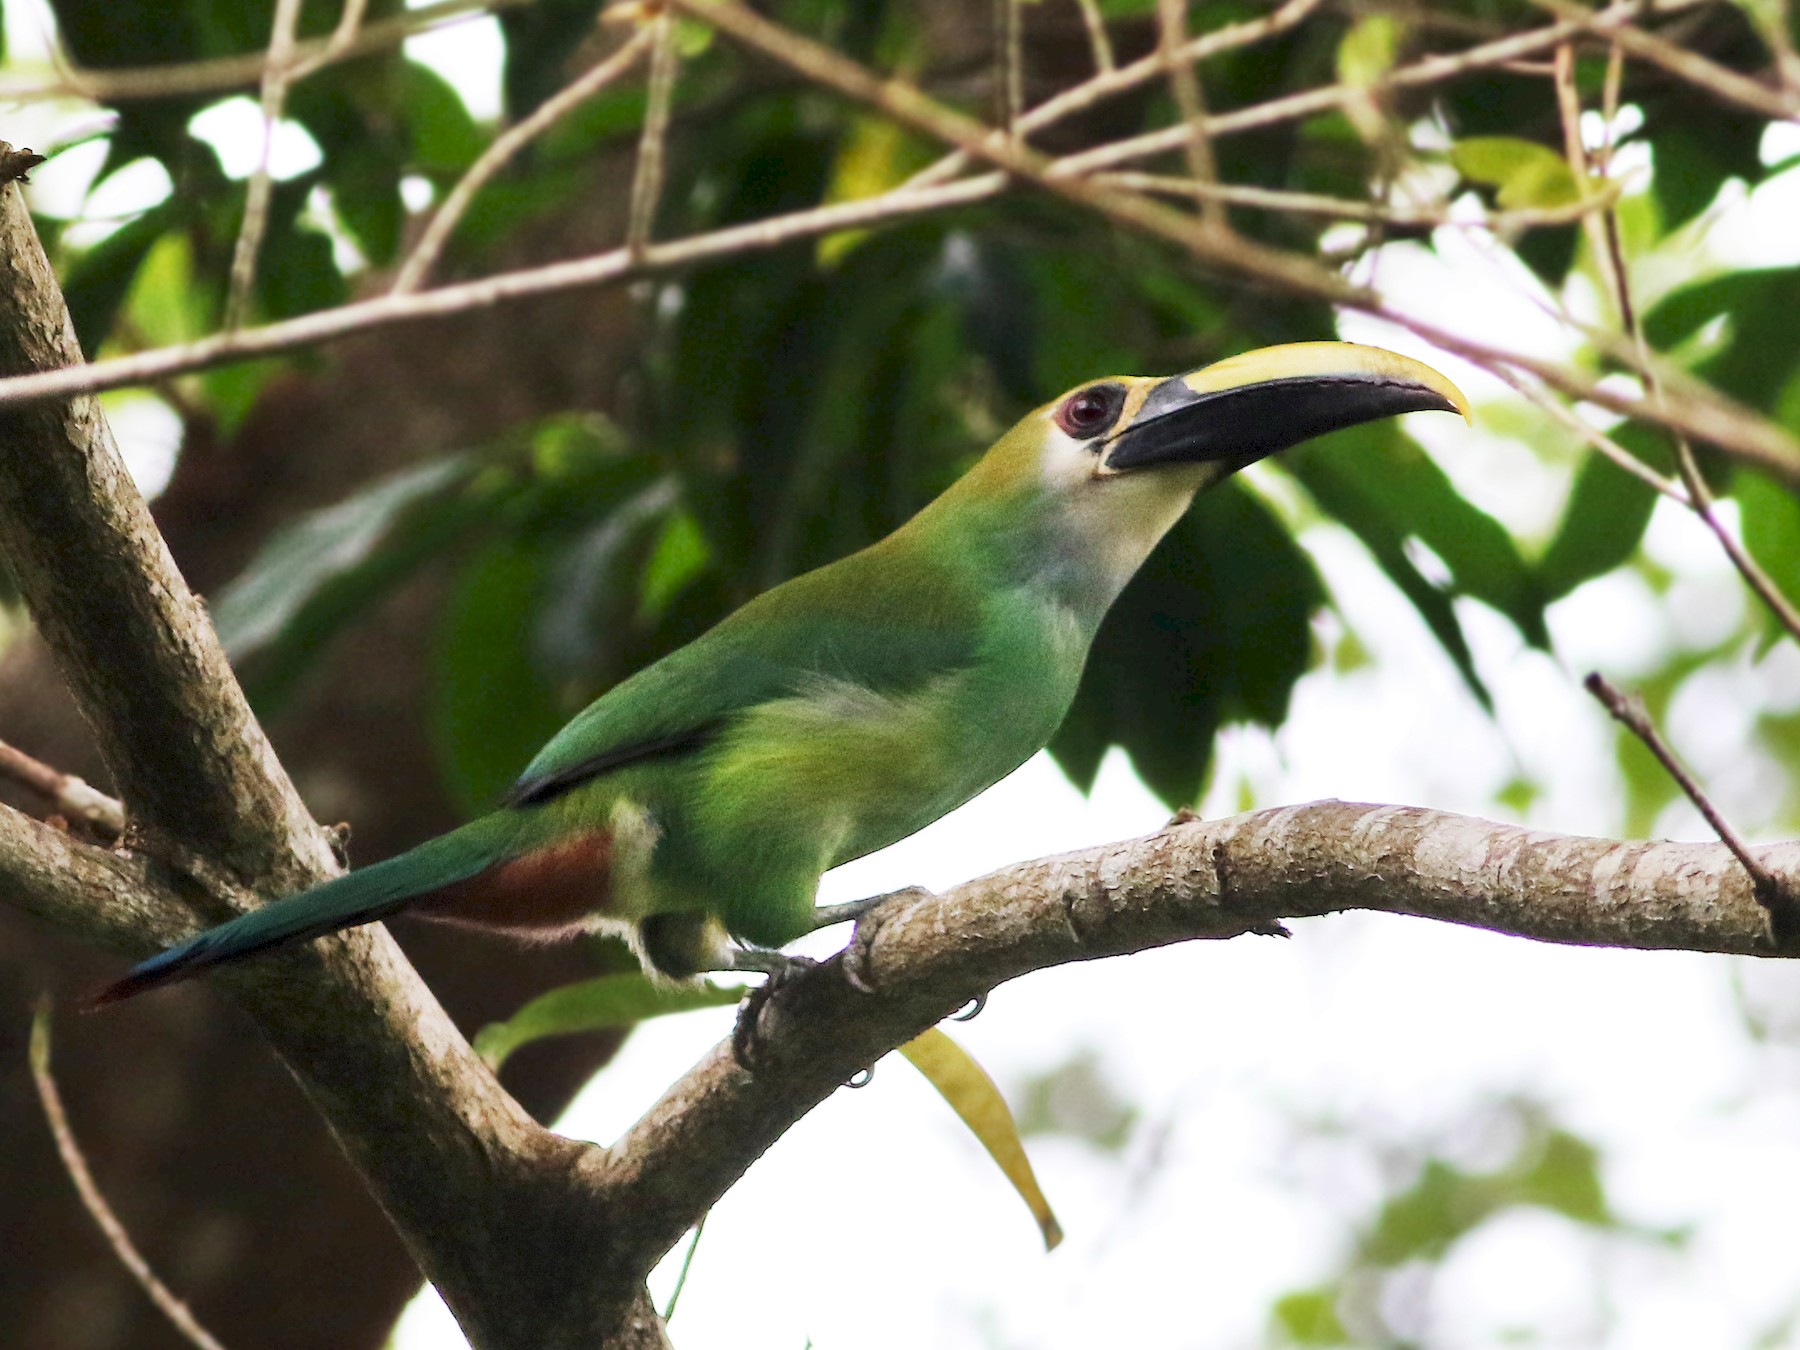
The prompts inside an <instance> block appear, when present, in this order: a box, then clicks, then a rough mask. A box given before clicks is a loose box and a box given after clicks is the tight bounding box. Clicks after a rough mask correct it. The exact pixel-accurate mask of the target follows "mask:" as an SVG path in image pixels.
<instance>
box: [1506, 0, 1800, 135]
mask: <svg viewBox="0 0 1800 1350" xmlns="http://www.w3.org/2000/svg"><path fill="white" fill-rule="evenodd" d="M1531 3H1532V4H1534V5H1536V6H1537V7H1538V8H1539V9H1541V10H1544V11H1546V12H1547V13H1550V14H1555V15H1559V16H1560V17H1562V18H1563V19H1565V20H1567V19H1573V18H1575V17H1576V16H1577V15H1579V14H1581V13H1582V12H1583V8H1582V6H1580V5H1578V4H1575V3H1573V0H1531ZM1607 31H1608V32H1609V34H1610V36H1611V37H1612V38H1613V40H1614V41H1616V42H1617V43H1618V44H1619V45H1620V46H1622V47H1624V49H1625V50H1626V51H1627V52H1628V53H1629V54H1630V55H1632V56H1635V57H1638V58H1639V59H1640V60H1643V61H1647V62H1649V63H1650V64H1651V65H1653V66H1658V67H1660V68H1661V69H1663V70H1665V71H1667V72H1668V73H1669V74H1671V75H1673V76H1675V77H1676V78H1677V79H1679V80H1684V81H1686V82H1687V83H1688V84H1691V85H1693V86H1694V87H1695V88H1697V89H1704V90H1705V91H1706V92H1707V93H1709V94H1711V95H1712V96H1713V97H1714V98H1716V99H1718V100H1719V101H1720V102H1721V103H1730V104H1734V105H1736V106H1737V107H1740V108H1745V109H1748V110H1749V111H1750V112H1753V113H1757V114H1759V115H1760V116H1763V117H1768V118H1772V119H1774V120H1775V121H1778V122H1785V121H1790V120H1792V119H1794V118H1800V90H1795V89H1787V88H1784V89H1771V88H1769V87H1768V86H1767V85H1765V84H1763V83H1761V82H1760V81H1757V80H1753V79H1751V78H1750V77H1749V76H1747V75H1740V74H1738V72H1737V71H1735V70H1732V69H1730V68H1729V67H1726V66H1722V65H1720V64H1719V63H1718V62H1716V61H1709V60H1708V59H1707V58H1706V57H1704V56H1701V55H1700V54H1699V53H1698V52H1694V51H1690V50H1689V49H1688V48H1686V47H1684V46H1682V45H1681V44H1680V43H1678V42H1671V41H1669V39H1668V38H1666V37H1663V36H1661V35H1660V34H1657V33H1652V32H1650V31H1649V30H1647V29H1644V28H1640V27H1637V26H1636V25H1635V24H1629V23H1621V24H1617V25H1613V26H1610V27H1609V28H1608V30H1607Z"/></svg>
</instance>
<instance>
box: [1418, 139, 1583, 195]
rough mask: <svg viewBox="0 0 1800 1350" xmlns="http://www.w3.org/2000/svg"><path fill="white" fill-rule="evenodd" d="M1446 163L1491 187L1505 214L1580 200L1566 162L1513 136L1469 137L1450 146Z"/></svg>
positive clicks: (1572, 174) (1552, 152)
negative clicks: (1448, 161)
mask: <svg viewBox="0 0 1800 1350" xmlns="http://www.w3.org/2000/svg"><path fill="white" fill-rule="evenodd" d="M1450 162H1451V164H1453V165H1454V166H1455V167H1456V171H1457V172H1458V173H1460V174H1461V175H1462V176H1463V177H1464V178H1467V179H1469V180H1470V181H1471V182H1475V183H1480V184H1482V185H1484V186H1486V187H1491V188H1494V189H1495V190H1496V191H1495V200H1496V201H1497V202H1499V204H1500V205H1501V207H1503V208H1504V209H1506V210H1508V211H1517V210H1522V209H1525V208H1529V207H1549V206H1568V205H1571V204H1572V203H1574V202H1577V201H1579V200H1580V199H1581V185H1580V184H1579V183H1577V182H1576V181H1575V174H1574V172H1573V170H1571V169H1570V168H1569V162H1568V161H1567V160H1566V159H1564V158H1563V157H1562V156H1561V155H1560V154H1558V153H1557V152H1556V151H1554V150H1552V149H1550V148H1549V147H1548V146H1544V145H1539V144H1538V143H1537V142H1536V141H1527V140H1521V139H1519V138H1518V137H1517V136H1469V137H1465V138H1464V139H1462V140H1459V141H1457V142H1456V143H1455V144H1454V145H1452V146H1451V147H1450Z"/></svg>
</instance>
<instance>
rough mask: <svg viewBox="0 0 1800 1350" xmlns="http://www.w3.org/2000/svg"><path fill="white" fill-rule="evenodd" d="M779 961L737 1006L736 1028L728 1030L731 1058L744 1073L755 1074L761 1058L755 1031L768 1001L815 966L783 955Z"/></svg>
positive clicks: (761, 954) (758, 1040) (759, 1042)
mask: <svg viewBox="0 0 1800 1350" xmlns="http://www.w3.org/2000/svg"><path fill="white" fill-rule="evenodd" d="M764 955H767V954H765V953H760V952H759V953H757V956H759V957H760V956H764ZM780 960H781V964H780V965H778V966H776V967H775V968H774V969H772V970H770V971H769V975H768V978H767V979H765V980H764V981H763V982H762V983H761V984H759V985H757V986H756V988H754V989H752V990H751V991H750V992H749V993H747V994H745V995H744V1001H743V1002H742V1003H740V1004H738V1017H737V1025H736V1026H735V1027H733V1028H732V1031H731V1057H732V1059H734V1060H736V1061H737V1066H738V1068H740V1069H742V1070H743V1071H744V1072H745V1073H755V1072H756V1064H757V1061H758V1060H759V1059H761V1058H762V1053H761V1051H762V1037H761V1033H760V1032H759V1031H758V1029H757V1028H758V1024H759V1023H760V1021H761V1020H762V1012H763V1009H764V1008H765V1007H767V1006H768V1004H769V1000H770V999H772V998H774V997H775V995H776V994H777V993H779V992H780V991H781V989H782V988H783V987H785V986H786V985H788V984H791V983H792V982H793V981H794V980H795V979H796V978H798V977H799V976H801V975H803V974H805V973H806V972H807V971H809V970H811V969H813V967H815V966H817V965H818V964H819V963H818V962H817V961H814V960H812V959H811V958H809V957H805V956H783V957H781V958H780ZM746 965H747V963H746ZM740 968H743V967H740ZM748 968H750V969H759V968H760V967H758V966H749V967H748Z"/></svg>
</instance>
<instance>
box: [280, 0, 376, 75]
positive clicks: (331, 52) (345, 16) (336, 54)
mask: <svg viewBox="0 0 1800 1350" xmlns="http://www.w3.org/2000/svg"><path fill="white" fill-rule="evenodd" d="M368 8H369V0H344V12H343V13H342V14H340V15H338V21H337V27H336V28H333V29H332V30H331V36H330V37H329V38H327V39H326V40H325V46H324V47H323V48H322V49H320V50H319V51H316V52H314V53H313V54H312V55H310V56H308V57H306V58H305V59H303V60H299V61H295V62H294V73H293V77H292V79H291V80H290V81H289V82H290V83H298V82H299V81H301V80H304V79H305V78H306V77H307V76H308V75H311V74H312V73H313V72H314V71H316V70H321V69H323V68H324V67H326V66H328V65H330V64H331V63H332V62H334V61H338V60H341V59H342V58H343V56H344V53H345V52H347V51H349V50H350V48H351V46H353V45H354V44H355V42H356V39H357V35H358V34H360V33H361V32H362V21H363V15H364V14H365V13H366V12H367V11H368Z"/></svg>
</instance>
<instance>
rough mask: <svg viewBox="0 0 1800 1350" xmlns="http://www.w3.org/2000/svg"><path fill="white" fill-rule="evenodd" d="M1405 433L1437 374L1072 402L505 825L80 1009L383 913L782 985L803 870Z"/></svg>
mask: <svg viewBox="0 0 1800 1350" xmlns="http://www.w3.org/2000/svg"><path fill="white" fill-rule="evenodd" d="M1426 409H1441V410H1444V411H1454V412H1462V413H1464V414H1465V415H1466V414H1467V404H1466V403H1465V401H1464V399H1463V397H1462V395H1461V394H1460V393H1459V392H1458V391H1457V390H1456V388H1455V386H1454V385H1452V384H1451V383H1450V382H1449V381H1448V380H1446V379H1445V378H1444V377H1443V376H1441V375H1439V374H1438V373H1437V372H1436V371H1434V370H1432V369H1431V368H1430V367H1428V366H1424V365H1421V364H1420V363H1419V362H1417V361H1413V360H1409V359H1407V358H1405V357H1402V356H1396V355H1394V354H1393V353H1391V352H1385V351H1382V350H1380V349H1378V348H1374V347H1363V346H1357V345H1353V344H1350V343H1340V342H1308V343H1296V344H1293V345H1289V346H1282V347H1271V348H1267V349H1265V350H1262V351H1255V352H1250V353H1247V354H1245V355H1242V356H1235V357H1232V358H1230V359H1228V360H1225V361H1220V362H1218V363H1216V364H1214V365H1210V366H1207V367H1204V368H1203V369H1200V370H1197V371H1193V372H1191V373H1189V374H1186V375H1176V376H1172V377H1169V378H1167V379H1153V378H1145V377H1127V378H1115V379H1104V380H1096V381H1093V382H1091V383H1089V384H1084V385H1082V386H1081V387H1079V388H1078V389H1075V390H1073V391H1072V392H1070V393H1068V394H1066V395H1064V396H1063V397H1062V398H1059V399H1057V400H1056V401H1055V402H1054V403H1050V404H1047V405H1045V406H1044V407H1042V408H1039V409H1037V410H1036V411H1035V412H1032V413H1030V414H1028V415H1027V416H1026V417H1025V418H1024V419H1023V420H1022V421H1020V422H1019V423H1018V424H1017V425H1016V426H1014V427H1013V428H1012V429H1011V430H1010V431H1008V432H1007V433H1006V434H1005V435H1004V436H1002V437H1001V438H1000V439H999V441H997V442H996V443H995V444H994V445H993V447H992V448H991V449H989V450H988V452H987V453H986V454H985V455H983V456H982V458H981V459H980V460H979V461H977V463H976V464H975V466H974V467H973V468H971V469H970V470H969V472H968V473H967V474H966V475H964V476H963V477H962V478H961V479H960V480H959V481H958V482H957V483H956V484H955V485H954V486H952V487H951V488H950V489H949V490H948V491H947V492H945V493H944V494H943V495H942V496H941V497H939V498H938V499H937V500H936V501H934V502H932V503H931V504H930V505H929V506H927V507H925V509H924V510H922V511H920V512H919V514H918V515H916V516H914V517H913V518H912V519H911V520H909V521H908V522H907V523H906V524H904V525H902V526H901V527H900V528H899V529H898V530H896V531H894V533H893V534H891V535H889V536H888V537H887V538H885V539H883V540H881V541H880V542H878V543H875V544H872V545H870V546H869V547H868V548H865V549H863V550H862V551H861V552H860V553H855V554H852V555H851V556H850V557H847V558H844V559H842V560H840V561H838V562H835V563H831V564H830V565H828V566H825V567H821V568H819V569H818V570H817V571H814V572H808V573H807V574H805V575H804V576H800V577H796V578H794V579H793V580H792V581H789V582H787V583H785V584H783V585H781V586H777V587H775V588H774V589H773V590H770V591H768V592H766V593H764V594H763V595H760V596H758V597H757V598H756V599H754V600H752V601H751V602H750V603H749V604H747V605H745V606H744V607H743V608H742V609H740V610H738V611H737V612H736V613H734V614H732V615H730V616H729V617H728V618H726V619H725V620H723V621H722V622H721V623H719V625H718V626H717V627H715V628H713V629H712V630H711V631H710V632H707V633H706V634H704V635H703V636H701V637H699V638H698V639H696V640H695V641H693V642H691V643H689V644H688V645H687V646H685V647H683V648H681V649H680V650H679V651H675V652H672V653H670V654H669V655H668V656H665V657H664V658H663V659H662V660H660V661H658V662H656V664H654V665H652V666H650V667H648V668H647V669H645V670H643V671H640V672H639V673H638V674H636V675H634V676H632V677H631V678H630V679H628V680H626V681H625V682H623V683H622V684H620V685H618V686H617V687H615V688H614V689H612V690H611V691H610V692H608V693H607V694H605V695H603V696H602V697H601V698H599V699H597V700H596V701H595V702H594V703H592V704H591V705H589V707H588V708H587V709H586V710H585V711H583V712H582V713H581V714H580V715H579V716H577V717H576V718H575V719H574V720H573V721H571V722H570V723H569V724H568V725H567V726H566V727H564V728H563V729H562V731H561V732H559V733H558V734H557V735H556V736H555V738H554V739H552V740H551V741H550V743H549V744H548V745H546V746H545V747H544V748H543V750H542V751H541V752H539V754H538V756H537V758H536V759H534V760H532V762H531V763H530V764H529V765H527V766H526V769H525V772H524V774H523V776H522V777H521V778H520V779H519V782H518V784H517V786H516V787H514V789H513V790H512V792H511V794H510V796H509V797H508V798H507V800H506V801H505V803H504V804H503V805H502V806H500V807H499V809H497V810H495V811H492V812H490V813H489V814H487V815H484V816H481V817H480V818H479V819H476V820H473V821H471V822H469V823H468V824H467V825H464V826H463V827H462V828H460V829H457V830H453V831H451V832H450V833H449V834H445V835H442V836H440V837H438V838H436V839H431V840H428V841H427V842H425V843H423V844H420V845H419V846H418V847H417V848H414V849H412V850H411V851H410V852H407V853H404V854H401V855H400V856H399V857H397V858H391V859H389V860H388V861H386V862H381V863H376V864H375V865H374V866H372V867H365V868H361V869H359V870H357V871H353V872H349V873H347V874H345V875H343V876H340V877H338V878H336V879H334V880H331V881H327V882H324V883H323V884H321V885H318V886H315V887H313V888H312V889H310V890H307V891H303V892H301V893H299V894H297V895H291V896H288V897H287V898H285V899H282V900H277V901H275V902H274V903H272V904H270V905H268V906H266V907H264V908H262V909H258V910H255V911H254V912H252V913H249V914H245V915H243V916H241V917H239V918H236V919H233V920H232V921H230V922H229V923H225V924H221V925H220V926H219V927H216V928H213V929H210V930H208V931H206V932H203V933H200V934H199V935H198V936H196V937H193V938H190V939H188V940H187V941H186V942H183V943H180V944H178V945H176V946H174V947H171V948H169V949H168V950H167V951H164V952H162V953H160V954H158V955H156V956H153V957H151V958H150V959H149V960H147V961H145V962H143V963H142V964H141V965H139V966H138V967H136V968H135V969H134V970H132V971H131V972H130V973H129V974H127V975H126V976H125V977H124V978H123V979H121V980H119V981H117V982H116V983H114V984H112V985H110V986H109V987H108V988H106V989H105V990H103V991H101V992H100V994H99V995H98V996H97V998H96V1001H97V1002H111V1001H113V1000H115V999H120V998H125V997H128V996H129V995H131V994H135V993H138V992H140V991H141V990H144V989H149V988H151V987H153V986H155V985H159V984H164V983H167V982H169V981H172V980H177V979H181V978H183V977H185V976H188V975H192V974H194V973H196V972H198V971H201V970H205V969H206V968H208V967H210V966H215V965H218V964H220V963H221V962H224V961H231V960H235V959H237V958H239V957H243V956H249V955H251V954H252V953H254V952H260V951H264V950H266V949H268V948H270V947H274V946H277V945H280V944H282V943H287V942H296V941H300V940H303V939H307V938H313V937H318V936H320V935H322V934H325V933H330V932H333V931H335V930H337V929H340V928H348V927H351V926H353V925H356V924H362V923H369V922H371V921H372V920H375V919H383V918H386V917H388V916H389V915H392V914H397V913H400V912H401V911H403V910H405V911H410V912H411V913H414V914H417V915H419V916H420V917H423V918H434V919H443V920H448V921H452V922H457V923H465V924H473V925H478V926H480V927H484V928H493V929H500V930H506V931H512V932H515V933H520V934H523V935H527V936H537V937H553V936H558V935H562V934H573V933H576V932H581V931H593V930H611V931H619V932H622V933H624V934H625V935H626V936H627V937H628V938H629V939H630V940H631V942H632V944H633V945H634V947H635V948H636V950H637V951H638V953H639V955H640V956H641V958H642V959H643V961H644V962H645V964H646V965H647V966H649V967H650V968H651V969H652V970H654V971H657V972H660V973H662V974H665V975H670V976H677V977H679V976H687V975H691V974H694V973H696V972H699V971H702V970H720V969H733V968H737V969H746V968H748V969H770V968H773V967H772V965H771V962H770V954H769V952H768V951H767V950H766V949H772V948H776V947H779V946H781V945H782V944H783V943H786V942H789V941H791V940H792V939H794V938H796V937H798V936H800V935H801V934H802V933H805V932H807V931H809V930H810V929H812V928H814V927H815V926H817V922H818V918H817V916H818V913H823V912H824V911H817V912H816V911H815V909H814V896H815V892H816V891H817V889H818V884H819V877H820V874H821V873H823V872H824V871H826V870H827V869H828V868H832V867H836V866H838V865H839V864H840V863H846V862H849V861H850V860H851V859H853V858H860V857H862V856H863V855H864V854H866V853H872V852H874V851H875V850H876V849H879V848H883V847H885V846H886V845H888V844H891V843H893V842H895V841H896V840H898V839H903V838H905V837H906V836H907V835H909V834H912V833H913V832H914V831H916V830H919V829H922V828H923V827H924V826H926V825H929V824H930V823H931V822H932V821H934V820H936V819H938V817H940V816H942V815H944V814H945V813H947V812H949V811H951V810H954V809H955V808H956V807H958V806H960V805H961V804H962V803H964V802H966V801H968V800H969V799H970V798H971V797H973V796H975V794H976V793H978V792H980V791H982V790H983V789H984V788H986V787H988V786H989V785H991V784H992V783H994V782H996V781H998V780H999V779H1000V778H1002V777H1004V776H1005V775H1006V774H1008V773H1010V772H1011V771H1012V770H1013V769H1014V768H1016V767H1018V765H1020V764H1022V763H1023V762H1024V761H1025V760H1026V759H1027V758H1029V757H1030V756H1031V755H1032V754H1034V753H1035V752H1036V751H1038V750H1039V749H1041V748H1042V747H1043V746H1044V744H1045V743H1046V742H1048V741H1049V739H1050V737H1051V735H1052V733H1054V732H1055V730H1056V728H1057V725H1058V723H1060V722H1061V721H1062V719H1063V715H1064V713H1066V712H1067V711H1068V708H1069V703H1070V700H1071V699H1073V698H1074V696H1075V686H1076V683H1077V682H1078V680H1079V679H1080V677H1081V671H1082V666H1083V665H1084V663H1085V662H1086V660H1087V653H1088V646H1089V644H1090V643H1091V642H1092V641H1093V638H1094V633H1095V631H1096V630H1097V629H1098V628H1099V626H1100V620H1101V618H1102V617H1103V616H1104V615H1105V614H1106V611H1107V608H1108V607H1109V606H1110V605H1111V604H1112V602H1113V600H1114V598H1115V597H1116V596H1117V595H1118V594H1119V592H1120V590H1121V589H1122V588H1123V587H1124V585H1125V583H1126V582H1127V581H1129V580H1130V579H1131V576H1132V574H1133V573H1134V572H1136V571H1137V569H1138V567H1139V566H1140V565H1141V564H1142V563H1143V561H1144V559H1145V558H1146V557H1148V556H1149V553H1150V550H1151V549H1152V548H1153V547H1155V545H1156V542H1157V541H1158V540H1159V539H1161V538H1162V537H1163V535H1164V534H1165V533H1166V532H1167V531H1168V529H1169V527H1170V526H1172V525H1173V524H1174V523H1175V521H1176V520H1177V519H1178V518H1179V517H1180V516H1181V514H1182V512H1183V511H1185V510H1186V509H1187V507H1188V504H1189V503H1190V502H1191V501H1192V500H1193V498H1194V494H1195V493H1196V492H1199V491H1202V490H1204V489H1205V488H1207V487H1210V486H1212V485H1213V484H1215V483H1218V482H1220V481H1222V480H1223V479H1225V478H1226V477H1228V476H1230V475H1231V474H1232V473H1234V472H1236V471H1237V470H1238V469H1241V468H1243V467H1244V466H1245V465H1246V464H1250V463H1252V462H1254V461H1255V460H1258V459H1261V458H1262V457H1263V456H1265V455H1269V454H1272V453H1274V452H1275V451H1278V450H1281V449H1284V448H1285V447H1287V446H1291V445H1294V444H1296V443H1298V442H1300V441H1303V440H1305V439H1307V438H1308V437H1312V436H1317V435H1319V434H1321V433H1323V432H1327V431H1332V430H1334V429H1336V428H1339V427H1346V426H1350V425H1353V424H1355V423H1358V422H1365V421H1368V420H1370V419H1373V418H1378V417H1386V416H1389V415H1392V414H1395V413H1404V412H1415V411H1422V410H1426ZM1205 677H1206V673H1205V672H1204V671H1196V672H1195V678H1196V679H1202V680H1203V679H1205ZM734 940H735V941H734ZM739 944H744V945H739Z"/></svg>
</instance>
